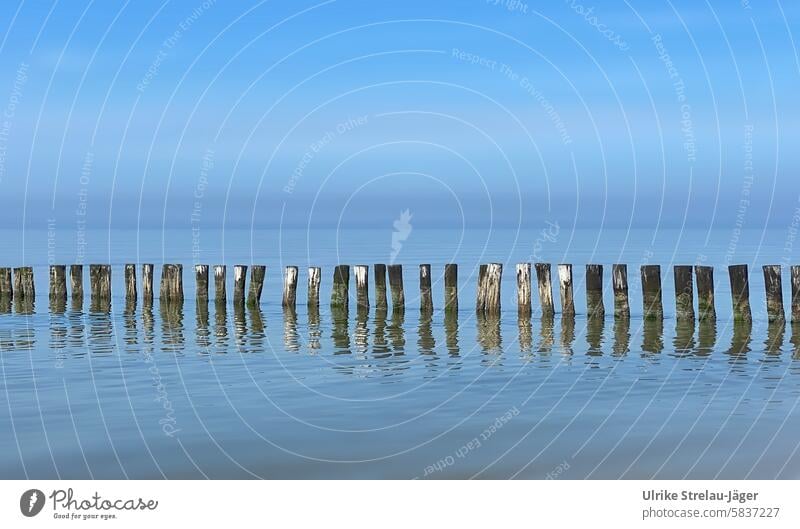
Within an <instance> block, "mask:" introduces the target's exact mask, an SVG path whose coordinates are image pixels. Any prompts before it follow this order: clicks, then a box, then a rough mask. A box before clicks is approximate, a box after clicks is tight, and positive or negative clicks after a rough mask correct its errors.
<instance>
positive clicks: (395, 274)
mask: <svg viewBox="0 0 800 529" xmlns="http://www.w3.org/2000/svg"><path fill="white" fill-rule="evenodd" d="M386 269H387V271H388V272H389V290H391V291H392V310H403V309H405V307H406V297H405V293H404V292H403V265H399V264H393V265H389V266H388V267H387V268H386Z"/></svg>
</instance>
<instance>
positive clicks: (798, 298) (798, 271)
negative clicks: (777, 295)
mask: <svg viewBox="0 0 800 529" xmlns="http://www.w3.org/2000/svg"><path fill="white" fill-rule="evenodd" d="M791 270H792V322H793V323H800V266H798V265H794V266H792V269H791Z"/></svg>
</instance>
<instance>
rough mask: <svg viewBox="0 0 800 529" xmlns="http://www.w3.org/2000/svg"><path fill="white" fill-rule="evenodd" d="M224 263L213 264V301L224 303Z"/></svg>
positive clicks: (226, 296) (225, 273) (225, 289)
mask: <svg viewBox="0 0 800 529" xmlns="http://www.w3.org/2000/svg"><path fill="white" fill-rule="evenodd" d="M227 271H228V269H227V267H226V266H225V265H214V303H215V304H217V305H225V303H227V301H228V287H227V285H226V283H227V276H228V273H227Z"/></svg>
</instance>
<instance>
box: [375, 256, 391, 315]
mask: <svg viewBox="0 0 800 529" xmlns="http://www.w3.org/2000/svg"><path fill="white" fill-rule="evenodd" d="M372 271H373V273H374V274H375V308H376V309H378V310H382V309H386V308H387V307H388V306H389V304H388V302H387V299H386V265H385V264H376V265H373V266H372Z"/></svg>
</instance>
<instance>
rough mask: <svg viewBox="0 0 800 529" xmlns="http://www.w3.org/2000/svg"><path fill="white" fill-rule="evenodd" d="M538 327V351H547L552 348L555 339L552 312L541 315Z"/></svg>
mask: <svg viewBox="0 0 800 529" xmlns="http://www.w3.org/2000/svg"><path fill="white" fill-rule="evenodd" d="M541 324H542V325H541V327H540V328H539V352H540V353H549V352H551V351H552V350H553V344H554V341H555V318H554V317H553V315H552V314H544V315H542V320H541Z"/></svg>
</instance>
